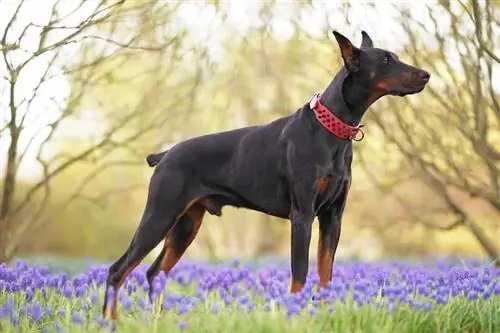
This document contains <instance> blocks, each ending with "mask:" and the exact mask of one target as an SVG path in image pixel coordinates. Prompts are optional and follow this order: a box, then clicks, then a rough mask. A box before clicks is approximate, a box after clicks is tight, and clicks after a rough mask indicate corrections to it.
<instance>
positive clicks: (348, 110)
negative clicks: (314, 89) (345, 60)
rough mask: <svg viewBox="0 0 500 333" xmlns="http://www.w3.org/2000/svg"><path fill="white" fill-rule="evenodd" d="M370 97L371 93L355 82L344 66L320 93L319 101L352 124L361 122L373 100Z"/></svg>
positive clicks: (344, 120) (371, 96)
mask: <svg viewBox="0 0 500 333" xmlns="http://www.w3.org/2000/svg"><path fill="white" fill-rule="evenodd" d="M370 99H373V93H372V92H371V91H370V90H369V89H367V88H365V87H363V85H362V84H360V83H359V82H356V79H355V78H354V77H353V76H352V75H349V72H348V71H347V69H346V68H345V67H344V68H342V70H341V71H340V72H339V73H338V74H337V75H336V76H335V77H334V78H333V80H332V82H330V84H329V85H328V87H327V88H326V89H325V91H324V92H323V94H322V95H321V102H322V103H323V104H324V105H325V106H326V107H327V108H328V109H329V110H330V111H331V112H332V113H334V114H335V115H336V116H337V117H338V118H339V119H341V120H342V121H343V122H345V123H346V124H348V125H352V126H356V125H358V124H359V123H360V122H361V118H363V115H364V114H365V112H366V110H367V109H368V107H369V106H370V105H371V104H372V103H373V102H374V101H371V100H370Z"/></svg>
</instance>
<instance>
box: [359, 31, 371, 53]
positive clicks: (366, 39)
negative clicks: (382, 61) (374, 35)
mask: <svg viewBox="0 0 500 333" xmlns="http://www.w3.org/2000/svg"><path fill="white" fill-rule="evenodd" d="M361 36H363V40H362V41H361V47H362V48H367V49H368V48H372V47H373V41H372V39H371V38H370V36H368V34H367V33H366V31H364V30H363V31H361Z"/></svg>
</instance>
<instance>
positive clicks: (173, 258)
mask: <svg viewBox="0 0 500 333" xmlns="http://www.w3.org/2000/svg"><path fill="white" fill-rule="evenodd" d="M205 210H206V208H205V206H204V205H203V204H201V203H199V202H195V203H194V204H193V205H191V207H190V208H188V209H187V210H186V211H185V213H184V215H182V216H180V217H179V220H178V222H177V223H176V224H175V225H174V227H173V229H172V230H171V232H170V233H169V234H168V235H167V237H166V238H165V243H164V245H163V249H162V251H161V253H160V254H159V255H158V257H157V258H156V259H155V261H154V263H153V264H152V265H151V266H150V268H149V269H148V271H147V273H146V276H147V281H148V283H149V298H150V300H151V301H152V299H153V294H152V283H153V280H154V278H155V276H156V275H157V274H158V273H159V271H160V270H162V271H163V272H164V273H165V275H168V273H169V272H170V270H171V269H172V268H173V267H174V266H175V265H176V264H177V262H178V261H179V260H180V259H181V257H182V256H183V254H184V253H185V252H186V250H187V249H188V247H189V246H190V245H191V243H192V242H193V240H194V239H195V238H196V235H197V234H198V231H199V230H200V227H201V224H202V221H203V216H204V214H205ZM161 295H162V294H160V297H159V298H158V299H159V301H158V303H159V304H160V305H161V303H162V300H161ZM160 309H161V307H160Z"/></svg>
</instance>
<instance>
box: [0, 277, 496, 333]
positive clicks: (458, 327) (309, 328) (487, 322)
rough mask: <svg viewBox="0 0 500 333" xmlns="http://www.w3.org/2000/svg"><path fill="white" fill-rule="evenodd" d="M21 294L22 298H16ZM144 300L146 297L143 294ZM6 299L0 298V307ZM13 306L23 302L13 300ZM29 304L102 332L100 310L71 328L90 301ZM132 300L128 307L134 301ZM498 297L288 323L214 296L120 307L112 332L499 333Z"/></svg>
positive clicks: (341, 312) (342, 309)
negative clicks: (159, 309)
mask: <svg viewBox="0 0 500 333" xmlns="http://www.w3.org/2000/svg"><path fill="white" fill-rule="evenodd" d="M168 289H169V291H170V292H182V293H183V294H190V293H193V290H189V289H185V288H183V287H180V286H179V285H176V284H174V283H169V284H168ZM96 291H97V292H98V293H99V295H100V296H101V297H100V298H99V300H98V303H97V304H102V301H103V299H102V295H103V290H101V289H99V290H97V289H94V291H93V292H92V295H93V294H94V293H95V292H96ZM19 295H22V294H19ZM144 296H145V295H144ZM6 297H7V294H0V304H1V303H2V302H3V299H5V298H6ZM17 301H18V302H24V300H23V299H18V300H17ZM34 301H38V302H41V304H43V305H44V306H48V307H51V308H52V309H61V308H62V309H64V310H65V315H63V316H58V315H57V313H54V314H53V315H52V316H50V317H45V318H44V319H43V324H42V326H46V327H51V328H52V327H54V326H55V322H58V323H59V325H60V327H61V328H62V329H63V330H64V331H69V332H107V329H100V328H99V326H98V324H97V323H96V322H95V320H94V319H95V318H96V317H98V316H99V315H100V310H101V309H100V307H99V306H93V307H92V308H91V310H90V311H88V313H87V314H86V316H85V317H84V318H83V320H84V324H83V325H79V324H74V323H72V318H71V316H72V314H73V313H74V311H75V309H77V308H79V307H80V306H81V304H85V303H89V304H90V303H91V302H90V297H87V298H81V299H77V300H75V301H68V300H66V299H63V298H62V297H60V296H56V295H48V298H47V300H44V298H43V296H42V295H41V293H37V294H36V295H35V299H34ZM135 301H136V300H135V298H134V299H133V302H135ZM499 301H500V300H499V298H498V296H497V297H492V298H490V299H488V300H483V299H478V300H475V301H470V300H468V299H467V298H465V297H457V298H456V299H454V300H453V301H451V302H450V303H448V304H446V305H436V306H434V307H433V308H432V310H431V311H424V310H415V309H411V308H409V307H408V306H407V305H404V304H400V305H398V306H397V307H395V309H394V311H393V312H392V313H388V311H387V309H384V308H377V307H376V306H375V305H364V306H362V307H358V306H357V305H355V302H354V301H353V300H352V298H348V299H347V300H346V301H345V303H340V302H335V303H333V304H332V305H333V311H329V308H328V307H326V306H324V307H320V308H319V309H318V311H317V312H316V313H315V314H314V315H313V316H311V315H309V313H308V312H307V311H305V312H304V313H302V314H301V315H299V316H294V317H292V318H287V315H286V311H284V310H280V309H278V308H277V307H276V306H275V307H273V308H271V310H270V311H266V310H265V309H264V308H263V302H259V303H257V304H256V308H255V309H254V310H253V311H252V312H245V311H243V312H242V311H240V310H239V309H238V308H237V305H233V306H231V307H230V308H226V309H223V310H222V311H221V313H220V314H218V315H214V314H213V313H212V305H213V304H215V303H218V304H220V303H221V302H222V300H221V299H220V298H219V297H218V296H217V295H215V294H214V295H212V296H211V297H209V298H207V300H206V302H205V303H203V304H201V305H199V306H197V307H196V308H195V309H194V310H192V311H191V312H189V313H188V314H186V315H183V316H180V315H178V314H176V313H175V310H166V311H165V312H163V313H161V314H155V313H151V317H149V316H148V317H144V316H138V315H136V314H135V313H133V312H131V313H127V312H126V310H125V309H123V308H121V307H120V308H119V311H120V314H121V316H120V319H119V321H118V323H117V332H124V333H126V332H134V333H136V332H180V331H181V329H180V327H181V325H183V326H185V329H184V331H185V332H221V333H224V332H227V333H232V332H242V333H246V332H248V333H255V332H273V333H274V332H283V333H285V332H290V331H292V332H311V333H312V332H318V333H319V332H346V333H347V332H353V333H354V332H367V333H378V332H387V333H421V332H429V333H430V332H449V333H462V332H489V333H497V332H500V313H499V306H498V305H499ZM0 325H2V332H5V333H13V332H19V329H18V328H13V327H11V326H10V325H9V324H8V323H7V322H0ZM20 328H21V330H22V331H23V332H27V331H29V330H32V329H33V326H31V324H30V321H29V320H28V319H25V320H23V321H22V322H21V327H20Z"/></svg>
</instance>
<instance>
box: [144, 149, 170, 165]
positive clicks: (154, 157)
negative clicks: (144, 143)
mask: <svg viewBox="0 0 500 333" xmlns="http://www.w3.org/2000/svg"><path fill="white" fill-rule="evenodd" d="M167 151H168V150H165V151H164V152H161V153H157V154H149V155H148V156H146V162H147V163H148V165H149V166H150V167H154V166H156V165H157V164H158V163H160V161H161V159H162V158H163V156H164V155H165V154H166V153H167Z"/></svg>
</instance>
